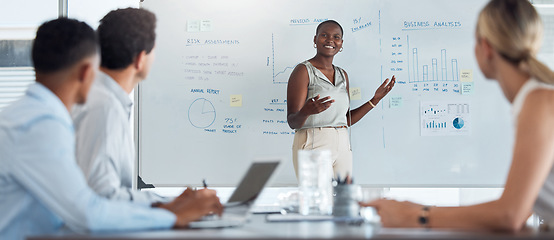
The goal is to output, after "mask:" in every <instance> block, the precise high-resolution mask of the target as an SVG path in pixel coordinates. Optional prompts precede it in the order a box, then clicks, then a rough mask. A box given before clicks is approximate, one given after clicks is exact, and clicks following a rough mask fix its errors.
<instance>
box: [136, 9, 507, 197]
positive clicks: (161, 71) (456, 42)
mask: <svg viewBox="0 0 554 240" xmlns="http://www.w3.org/2000/svg"><path fill="white" fill-rule="evenodd" d="M485 2H486V1H484V0H470V1H432V0H418V1H412V0H379V1H377V0H375V1H367V0H358V1H354V0H352V1H345V2H340V3H337V2H336V1H314V0H309V1H293V0H278V1H277V0H269V1H259V0H241V1H227V0H221V1H216V0H211V1H187V0H155V1H154V0H146V1H144V2H143V4H142V7H143V8H146V9H148V10H151V11H153V12H154V13H156V15H157V17H158V27H157V34H158V37H157V43H156V60H155V62H154V64H153V66H152V69H151V72H150V74H149V76H148V79H146V80H145V81H143V82H142V83H141V84H140V85H139V89H138V91H137V92H138V119H139V120H138V121H139V124H138V138H139V139H138V145H139V146H138V149H139V151H138V152H139V175H140V176H141V177H142V179H143V180H144V181H145V182H147V183H152V184H154V185H155V186H174V185H187V184H193V185H198V184H199V183H200V182H201V180H202V179H207V181H208V183H210V185H212V186H233V185H235V184H236V183H237V182H238V180H239V178H240V177H241V175H242V173H243V172H244V170H245V169H246V168H247V167H248V165H249V163H250V162H251V161H252V160H254V159H257V158H268V157H279V158H283V159H284V160H283V162H282V164H281V166H280V169H279V170H278V172H277V173H276V176H275V178H274V181H273V183H272V184H273V186H290V185H296V177H295V175H294V171H293V167H292V163H291V162H292V160H291V159H292V152H291V150H292V141H293V136H294V131H293V130H291V129H290V128H289V126H288V124H287V122H286V87H287V81H288V77H289V75H290V73H291V71H292V69H293V68H294V67H295V66H296V64H298V63H299V62H302V61H304V60H306V59H309V58H311V57H313V56H314V55H315V49H314V48H313V36H314V35H315V28H316V26H317V24H318V23H319V22H321V21H324V20H326V19H335V20H337V21H338V22H339V23H341V24H342V26H343V28H344V45H343V46H344V51H343V52H341V53H339V54H338V55H337V56H336V57H335V61H334V64H336V65H337V66H341V67H343V68H344V69H345V70H346V71H347V73H348V75H349V78H350V85H351V88H352V90H355V91H356V92H357V94H354V95H351V96H352V100H351V107H352V108H356V107H358V106H360V105H361V104H363V103H364V102H365V101H367V100H369V99H371V97H372V96H373V93H374V91H375V89H376V88H377V86H379V84H380V83H381V82H382V81H383V79H385V78H387V77H390V76H391V75H393V74H394V75H396V76H397V81H398V82H397V84H396V86H395V88H394V89H393V90H392V91H391V93H390V94H389V95H388V96H387V97H386V98H384V99H383V100H382V101H381V102H380V103H379V104H378V105H377V108H376V109H373V110H372V111H370V113H369V114H368V115H366V117H365V118H364V119H362V120H361V121H360V122H358V123H357V124H356V125H354V126H353V127H352V128H351V134H352V136H351V138H352V150H353V156H354V174H353V176H354V180H355V181H356V183H359V184H364V185H372V186H419V187H421V186H456V187H461V186H495V187H497V186H502V184H503V183H504V180H505V178H506V175H507V171H508V167H509V165H510V159H511V149H512V144H513V134H514V133H513V130H512V125H513V122H512V120H511V116H510V106H509V104H508V102H507V101H506V100H505V98H504V96H503V95H502V92H501V90H500V88H499V86H498V84H497V83H496V82H494V81H490V80H486V79H484V77H483V75H482V74H481V73H480V71H479V68H478V66H477V64H476V61H475V58H474V54H473V52H474V51H473V47H474V31H475V30H474V28H475V23H476V20H477V14H478V11H479V10H480V9H481V8H482V7H483V6H484V4H485Z"/></svg>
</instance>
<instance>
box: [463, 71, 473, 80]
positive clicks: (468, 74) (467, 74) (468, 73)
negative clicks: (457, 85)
mask: <svg viewBox="0 0 554 240" xmlns="http://www.w3.org/2000/svg"><path fill="white" fill-rule="evenodd" d="M460 81H462V82H473V71H472V70H471V69H462V72H461V73H460Z"/></svg>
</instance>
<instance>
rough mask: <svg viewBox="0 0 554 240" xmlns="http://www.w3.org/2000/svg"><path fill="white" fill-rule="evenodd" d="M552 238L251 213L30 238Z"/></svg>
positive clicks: (533, 232) (527, 233) (542, 234)
mask: <svg viewBox="0 0 554 240" xmlns="http://www.w3.org/2000/svg"><path fill="white" fill-rule="evenodd" d="M537 238H538V239H554V233H549V232H538V231H536V230H532V229H527V230H524V231H522V232H518V233H507V232H487V231H459V230H435V229H432V230H427V229H395V228H382V227H380V226H379V224H376V223H367V222H363V221H357V222H338V221H298V222H268V221H267V220H266V215H265V214H254V215H252V216H251V218H250V220H249V221H248V222H247V223H246V224H245V225H243V226H241V227H233V228H219V229H172V230H158V231H135V232H105V233H87V234H83V233H81V234H79V233H71V232H64V233H57V234H52V235H42V236H32V237H29V238H27V239H29V240H53V239H102V240H109V239H117V240H123V239H129V240H132V239H141V240H144V239H164V240H168V239H537Z"/></svg>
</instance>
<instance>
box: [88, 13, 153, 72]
mask: <svg viewBox="0 0 554 240" xmlns="http://www.w3.org/2000/svg"><path fill="white" fill-rule="evenodd" d="M155 30H156V16H155V15H154V14H153V13H152V12H150V11H148V10H145V9H138V8H125V9H117V10H113V11H111V12H109V13H108V14H107V15H106V16H104V18H102V20H100V25H99V26H98V30H97V32H98V37H99V38H100V51H101V56H102V60H101V63H100V65H101V66H102V67H105V68H108V69H113V70H118V69H123V68H126V67H127V66H129V65H130V64H131V63H133V61H134V59H135V58H136V57H137V55H138V54H139V53H140V52H142V51H146V53H150V51H152V49H153V48H154V43H155V41H156V32H155Z"/></svg>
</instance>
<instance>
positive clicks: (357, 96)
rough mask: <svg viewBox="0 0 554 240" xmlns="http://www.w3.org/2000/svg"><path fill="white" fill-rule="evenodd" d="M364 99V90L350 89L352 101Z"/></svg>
mask: <svg viewBox="0 0 554 240" xmlns="http://www.w3.org/2000/svg"><path fill="white" fill-rule="evenodd" d="M361 99H362V89H361V88H359V87H356V88H350V100H361Z"/></svg>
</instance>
